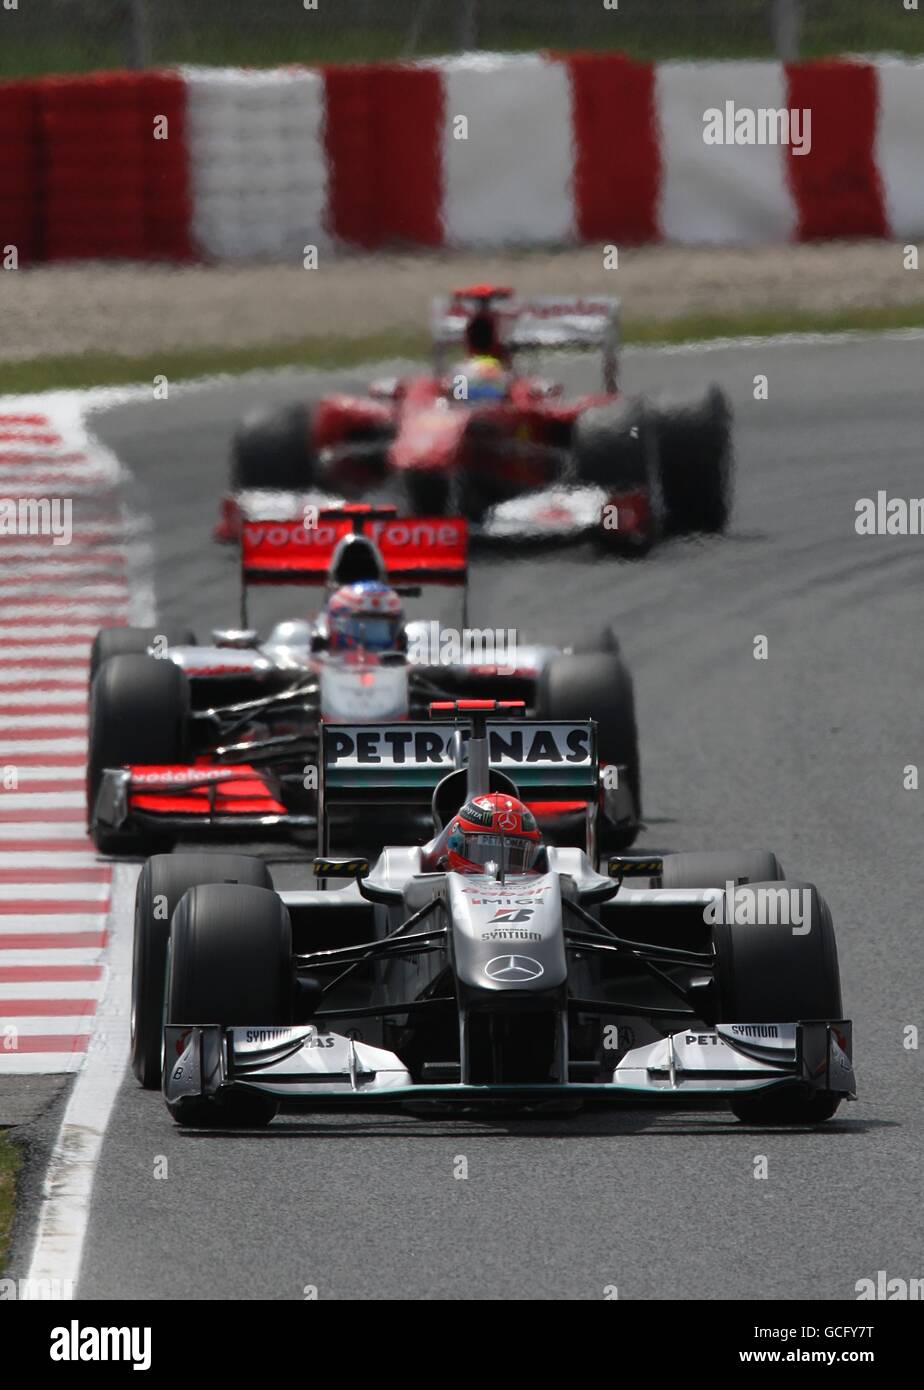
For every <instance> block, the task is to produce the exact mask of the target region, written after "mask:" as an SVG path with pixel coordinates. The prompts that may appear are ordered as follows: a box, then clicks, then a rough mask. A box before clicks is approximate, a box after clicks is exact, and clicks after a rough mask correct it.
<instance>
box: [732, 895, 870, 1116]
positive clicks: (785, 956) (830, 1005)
mask: <svg viewBox="0 0 924 1390" xmlns="http://www.w3.org/2000/svg"><path fill="white" fill-rule="evenodd" d="M751 886H752V888H754V889H760V888H763V887H767V888H773V887H775V888H777V890H780V889H782V890H783V891H786V892H802V891H803V890H806V891H807V892H808V899H807V902H808V907H809V916H808V919H807V920H808V924H809V931H808V932H806V933H805V934H804V935H801V934H800V935H795V934H794V933H793V931H792V928H791V927H790V926H789V925H788V924H787V925H783V924H780V925H764V926H755V925H753V924H750V923H740V922H716V923H715V925H714V927H713V948H714V950H715V955H716V985H717V989H718V999H719V1013H718V1021H719V1022H723V1023H797V1022H800V1021H802V1020H809V1019H827V1020H831V1019H838V1018H841V1017H842V1004H841V979H840V970H839V967H838V961H837V943H836V941H835V937H834V924H833V922H832V920H831V911H830V908H829V907H828V904H827V903H826V902H825V900H824V898H823V897H822V896H821V894H820V893H819V892H818V890H817V888H815V887H814V885H812V884H804V883H792V882H790V883H779V882H777V883H776V884H769V883H768V884H760V883H755V884H752V885H751ZM841 1099H842V1097H841V1095H839V1094H835V1093H833V1092H826V1091H820V1092H819V1091H813V1090H810V1089H809V1088H808V1087H807V1086H803V1085H801V1084H794V1085H792V1086H786V1087H782V1086H781V1087H778V1088H774V1089H771V1090H768V1091H763V1092H753V1093H751V1094H748V1095H742V1096H738V1097H736V1098H735V1099H734V1100H733V1101H732V1102H731V1108H732V1111H733V1113H734V1114H735V1115H736V1116H737V1118H738V1119H739V1120H743V1121H745V1122H746V1123H748V1124H786V1125H800V1124H806V1125H811V1124H818V1123H820V1122H821V1121H824V1120H828V1119H830V1118H831V1116H832V1115H833V1114H834V1112H835V1111H836V1110H837V1107H838V1105H839V1104H840V1102H841Z"/></svg>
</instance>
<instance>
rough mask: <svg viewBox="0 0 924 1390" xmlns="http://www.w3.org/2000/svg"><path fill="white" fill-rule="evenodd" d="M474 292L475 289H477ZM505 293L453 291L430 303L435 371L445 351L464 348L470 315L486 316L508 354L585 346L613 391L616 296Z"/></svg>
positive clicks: (616, 346) (441, 367) (480, 288)
mask: <svg viewBox="0 0 924 1390" xmlns="http://www.w3.org/2000/svg"><path fill="white" fill-rule="evenodd" d="M476 290H477V291H479V293H476ZM508 294H509V291H492V290H491V288H490V287H488V286H476V287H473V289H472V290H470V291H466V290H458V291H456V292H455V293H454V294H452V295H441V296H438V297H437V298H435V299H434V300H433V301H432V305H431V333H432V338H433V352H434V362H435V365H436V370H437V372H438V373H440V374H442V372H443V371H444V370H445V363H446V354H447V351H448V350H449V349H451V348H457V349H458V348H460V347H463V346H464V344H465V343H466V330H467V328H468V325H469V323H470V321H471V319H472V318H473V316H474V315H475V314H485V313H487V314H489V315H490V316H491V318H492V320H493V323H494V328H495V333H496V339H497V343H498V346H499V347H500V348H502V349H504V350H505V351H506V352H507V353H514V352H518V351H521V350H523V349H528V348H534V349H542V350H546V349H551V348H572V349H581V348H586V349H588V350H590V351H593V350H599V351H600V353H601V354H602V357H603V383H604V387H605V388H606V390H607V391H615V389H616V378H617V359H618V352H619V300H618V299H616V298H614V297H612V296H609V295H537V296H535V297H533V298H531V299H510V298H508V297H507V295H508Z"/></svg>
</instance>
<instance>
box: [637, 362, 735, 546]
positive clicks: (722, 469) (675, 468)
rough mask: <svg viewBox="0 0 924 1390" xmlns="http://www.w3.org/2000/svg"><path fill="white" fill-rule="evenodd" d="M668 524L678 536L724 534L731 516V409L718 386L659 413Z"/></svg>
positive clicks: (660, 455) (662, 480) (659, 433)
mask: <svg viewBox="0 0 924 1390" xmlns="http://www.w3.org/2000/svg"><path fill="white" fill-rule="evenodd" d="M655 423H656V428H657V435H658V456H659V459H660V468H661V488H662V492H663V497H664V512H665V524H666V526H667V529H668V530H669V531H672V532H674V533H675V534H689V533H691V532H697V531H699V532H706V533H709V534H715V533H718V532H721V531H724V530H725V528H726V526H727V524H728V518H729V515H730V513H731V504H732V487H733V470H732V445H731V407H730V406H729V403H728V399H727V397H726V396H725V393H724V392H723V391H722V390H721V389H720V388H719V387H718V386H710V388H709V390H708V391H707V392H706V394H705V396H703V397H702V398H701V399H698V400H692V401H678V402H676V403H671V404H667V405H664V406H661V407H659V408H658V409H657V412H656V416H655Z"/></svg>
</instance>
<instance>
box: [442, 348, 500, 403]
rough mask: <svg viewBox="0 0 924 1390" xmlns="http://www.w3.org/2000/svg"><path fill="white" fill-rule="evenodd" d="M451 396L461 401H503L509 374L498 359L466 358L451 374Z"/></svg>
mask: <svg viewBox="0 0 924 1390" xmlns="http://www.w3.org/2000/svg"><path fill="white" fill-rule="evenodd" d="M452 384H453V394H454V395H456V396H457V397H458V399H460V400H463V401H472V402H480V401H486V402H490V401H505V400H506V399H507V394H508V392H509V390H510V373H509V372H508V371H507V369H506V367H505V366H504V364H503V362H501V360H500V359H499V358H498V357H468V358H466V360H465V361H464V362H460V363H459V364H458V366H457V367H456V368H455V371H454V372H453V374H452Z"/></svg>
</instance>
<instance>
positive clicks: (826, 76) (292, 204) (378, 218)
mask: <svg viewBox="0 0 924 1390" xmlns="http://www.w3.org/2000/svg"><path fill="white" fill-rule="evenodd" d="M729 101H731V102H734V104H735V107H736V108H742V107H744V108H750V109H755V108H761V107H766V108H772V109H779V108H782V107H788V108H793V107H798V108H808V109H809V110H810V111H811V121H812V125H811V150H810V152H809V153H806V154H803V155H796V154H794V153H793V151H792V150H791V149H790V148H787V147H785V146H780V145H763V146H760V145H734V144H728V145H726V144H722V145H707V144H705V143H704V140H703V113H704V112H705V111H706V110H707V109H708V108H710V107H717V108H719V109H720V110H722V111H724V110H725V104H726V102H729ZM164 116H166V117H167V126H166V130H167V132H168V134H167V138H166V139H157V138H155V132H156V131H157V129H158V128H159V129H161V130H163V128H164V127H163V122H161V123H160V126H159V127H158V118H160V117H164ZM922 129H924V63H914V62H908V61H902V60H892V59H885V58H883V59H876V60H870V61H860V60H830V61H821V62H815V63H806V64H800V65H792V66H783V65H781V64H778V63H762V62H746V63H745V62H741V63H734V62H732V63H713V64H709V63H679V62H678V63H661V64H657V65H654V64H649V63H636V62H633V61H631V60H630V59H628V58H625V57H623V56H621V55H618V54H571V55H562V56H554V55H539V54H526V55H492V54H474V55H469V56H464V57H460V58H453V59H448V60H444V61H433V62H429V63H420V64H411V65H407V64H404V65H401V64H372V65H368V66H350V67H341V68H324V69H307V68H300V69H299V68H293V69H285V70H279V69H277V70H271V71H259V70H252V71H251V70H237V69H202V68H200V69H188V70H184V71H181V72H166V73H143V74H130V73H107V74H95V75H91V76H89V77H78V78H50V79H38V80H36V81H32V82H14V83H6V84H0V249H2V247H3V246H4V245H8V244H13V245H16V246H17V248H18V249H19V253H20V264H28V263H29V262H30V261H35V260H43V259H61V258H70V257H86V256H103V257H129V258H143V257H150V258H165V259H188V258H199V259H216V260H228V259H231V260H235V259H251V258H266V259H295V258H298V257H300V256H301V255H302V253H303V252H302V248H303V247H304V246H306V245H310V244H313V245H320V244H324V243H327V242H331V241H332V242H335V243H343V244H347V245H354V246H362V247H370V248H374V247H382V246H399V245H405V246H408V245H410V246H431V247H432V246H472V247H478V246H499V245H504V244H508V245H509V244H514V245H516V244H523V245H530V244H532V245H536V244H539V245H542V244H545V245H560V244H567V243H569V242H575V241H612V242H614V243H616V244H617V245H628V244H637V243H640V242H647V241H659V240H666V241H675V242H700V243H701V242H716V243H758V242H785V241H790V240H808V239H813V238H821V237H837V236H845V237H857V236H875V237H884V236H891V237H896V238H917V237H920V236H921V235H924V141H922V140H921V137H920V133H921V131H922Z"/></svg>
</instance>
